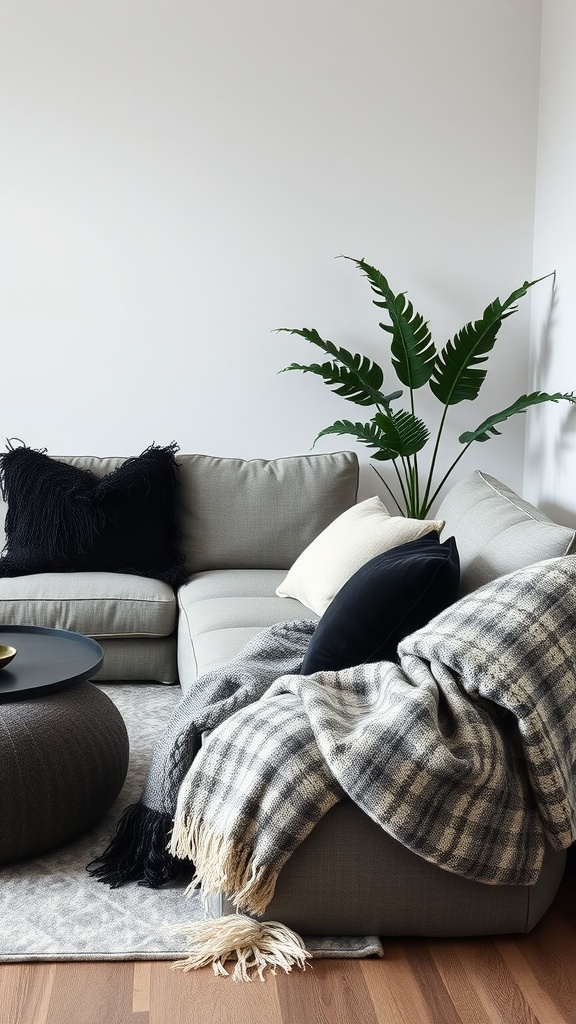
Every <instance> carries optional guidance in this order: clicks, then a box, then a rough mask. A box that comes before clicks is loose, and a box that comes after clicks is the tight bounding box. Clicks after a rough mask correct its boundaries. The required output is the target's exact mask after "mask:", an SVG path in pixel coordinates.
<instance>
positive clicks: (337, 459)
mask: <svg viewBox="0 0 576 1024" xmlns="http://www.w3.org/2000/svg"><path fill="white" fill-rule="evenodd" d="M62 461H65V462H69V463H72V464H73V465H76V466H80V467H81V468H86V469H90V470H91V471H92V472H94V473H95V474H97V475H98V476H103V475H105V474H107V473H109V472H110V471H111V470H112V469H114V468H115V467H116V466H117V465H119V464H120V463H121V462H122V461H123V460H122V459H120V458H104V459H100V458H88V457H70V458H62ZM178 464H179V469H178V473H179V484H180V486H179V490H178V511H177V520H178V527H179V531H180V534H181V540H180V543H179V546H180V549H181V551H182V553H183V554H184V555H185V558H186V567H187V568H188V569H189V571H190V572H191V573H192V577H191V579H190V581H189V582H188V583H187V584H185V585H184V586H182V587H181V588H180V589H179V591H178V593H174V591H173V590H172V589H171V587H169V586H168V585H167V584H165V583H162V582H159V581H156V580H152V579H148V578H143V577H136V576H127V575H122V574H114V573H103V572H94V573H88V572H79V573H43V574H39V575H33V576H22V577H16V578H11V579H0V621H1V622H2V623H3V624H6V625H12V624H24V623H29V624H35V625H47V626H54V627H58V628H63V629H73V630H77V631H79V632H83V633H86V634H88V635H89V636H92V637H94V638H96V639H97V640H98V641H99V642H100V643H101V645H102V648H103V650H104V663H103V667H102V669H101V671H100V673H99V676H98V677H96V678H98V679H101V680H110V681H118V682H120V681H122V680H158V681H160V682H165V683H174V682H176V681H177V680H178V681H179V683H180V686H181V687H182V689H183V690H184V691H187V690H188V689H189V688H190V687H191V686H194V685H195V680H196V679H198V677H199V676H201V675H202V674H203V673H204V672H206V671H208V670H209V669H212V668H215V667H217V666H219V665H221V664H223V663H224V662H226V661H227V660H228V659H230V658H231V657H233V656H234V655H235V654H237V653H238V652H239V651H240V650H241V649H242V647H243V646H244V644H245V643H246V642H247V641H248V640H249V639H250V637H252V636H253V635H254V634H255V633H257V632H258V631H259V630H261V629H263V628H264V627H266V626H269V625H271V624H272V623H274V622H278V621H282V620H287V619H299V618H313V619H315V618H317V616H316V615H315V614H314V613H313V612H311V611H309V610H308V609H307V608H305V607H304V606H303V605H302V604H300V603H299V602H298V601H297V600H295V599H292V598H282V597H278V596H276V593H275V591H276V587H277V586H278V585H279V584H280V583H281V581H282V580H283V579H284V577H285V575H286V571H287V569H289V568H290V566H291V565H292V564H293V562H294V561H295V559H296V558H297V557H298V555H299V554H300V553H301V552H302V551H303V550H304V549H305V548H306V547H307V545H308V544H309V543H310V542H311V541H312V540H313V539H314V538H315V537H316V536H317V535H318V534H319V533H321V532H322V530H324V529H325V527H326V526H327V525H328V524H329V523H331V522H332V521H333V520H334V519H335V518H336V517H337V516H339V515H340V514H341V513H342V512H344V511H345V510H346V509H348V508H350V507H351V506H352V505H353V504H354V503H355V502H356V500H357V490H358V462H357V458H356V456H355V454H354V453H351V452H338V453H334V454H330V455H309V456H297V457H293V458H285V459H278V460H271V461H264V460H252V461H243V460H240V459H222V458H216V457H212V456H206V455H179V456H178ZM436 516H437V517H438V518H440V519H444V520H446V527H445V530H444V532H443V537H448V536H450V535H454V536H455V537H456V541H457V544H458V549H459V553H460V559H461V567H462V575H461V594H465V593H467V592H469V591H470V590H473V589H475V588H476V587H477V586H480V585H482V584H483V583H485V582H488V581H489V580H491V579H494V578H495V577H497V576H500V575H503V574H504V573H506V572H510V571H513V570H514V569H516V568H520V567H521V566H523V565H527V564H530V563H531V562H535V561H539V560H541V559H544V558H549V557H555V556H556V555H560V554H565V553H569V552H571V551H572V548H573V546H574V533H573V531H571V530H569V529H567V528H565V527H562V526H559V525H557V524H555V523H552V522H551V521H550V520H549V519H548V518H547V517H546V516H544V515H543V514H542V513H540V512H539V511H538V510H536V509H534V508H533V507H532V506H530V505H529V504H527V503H526V502H524V501H522V500H521V499H520V498H519V497H518V496H517V495H515V494H514V493H513V492H511V491H509V490H508V489H507V488H506V487H504V486H503V485H502V484H499V483H498V481H496V480H494V479H493V478H491V477H489V476H487V475H486V474H483V473H479V472H478V473H474V474H471V476H470V477H468V478H466V479H465V480H463V481H460V482H459V483H457V484H456V485H455V486H454V487H453V488H452V490H451V491H450V492H449V493H448V494H447V496H446V497H445V499H444V500H443V502H442V504H441V506H440V508H439V509H438V511H437V513H436ZM0 519H3V512H2V511H0ZM564 864H565V854H564V853H557V852H554V851H552V850H549V851H548V853H547V855H546V858H545V862H544V866H543V869H542V872H541V875H540V878H539V880H538V882H537V883H536V884H535V885H534V886H530V887H502V886H487V885H482V884H480V883H474V882H470V881H467V880H465V879H463V878H460V877H458V876H456V875H453V874H450V873H448V872H446V871H442V870H441V869H439V868H436V867H434V866H433V865H431V864H429V863H427V862H426V861H424V860H422V859H421V858H419V857H417V856H416V855H415V854H412V853H410V852H409V851H407V850H406V849H405V848H404V847H403V846H401V845H400V844H399V843H397V842H396V841H394V840H393V839H391V838H390V837H389V836H388V835H387V834H386V833H384V832H383V831H382V830H381V829H380V828H378V827H377V826H376V825H375V824H374V823H373V822H372V821H371V820H370V819H369V818H368V817H367V816H366V815H365V814H363V813H362V812H361V811H360V810H359V809H358V808H357V807H356V806H355V805H353V804H352V803H351V802H350V801H344V802H342V803H341V804H339V805H337V806H336V807H334V808H333V809H332V810H331V811H330V812H329V813H328V814H327V815H326V816H325V818H324V819H322V821H321V822H320V823H319V824H318V825H317V826H316V828H315V829H314V830H313V832H312V833H311V835H310V836H309V838H308V839H307V840H306V841H305V842H304V843H303V844H302V846H301V847H300V848H299V849H298V851H297V852H296V853H295V854H294V856H293V857H292V858H291V860H290V861H289V862H288V864H287V865H286V867H285V868H284V870H283V872H282V875H281V877H280V880H279V884H278V886H277V890H276V895H275V897H274V900H273V902H272V904H271V905H270V906H269V908H268V912H267V915H266V916H267V917H270V918H277V919H279V920H282V921H284V922H285V923H286V924H289V925H291V926H292V927H294V928H296V929H297V930H298V931H300V932H301V933H303V934H311V933H316V934H350V935H352V934H368V933H370V934H380V935H386V934H395V935H401V934H408V935H410V934H412V935H417V934H418V935H430V934H434V935H465V934H468V935H471V934H489V933H497V932H521V931H527V930H529V929H530V928H532V927H533V925H534V924H535V923H536V921H537V920H538V919H539V918H540V917H541V916H542V914H543V913H544V912H545V910H546V909H547V907H548V906H549V905H550V902H551V901H552V899H553V897H554V895H555V893H556V890H557V887H558V885H559V882H560V879H561V877H562V873H563V870H564ZM214 909H215V911H216V912H227V911H229V910H230V906H229V905H228V903H227V901H225V900H224V901H222V902H221V903H219V904H218V905H216V906H215V908H214Z"/></svg>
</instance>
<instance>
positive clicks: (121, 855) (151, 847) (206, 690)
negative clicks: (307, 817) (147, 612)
mask: <svg viewBox="0 0 576 1024" xmlns="http://www.w3.org/2000/svg"><path fill="white" fill-rule="evenodd" d="M315 626H316V623H315V622H313V621H309V620H307V619H299V620H296V621H294V622H280V623H277V624H276V625H274V626H271V627H270V628H268V629H265V630H263V631H262V632H261V633H258V634H257V636H255V637H253V638H252V640H250V641H249V643H248V644H247V645H246V647H245V648H244V650H243V651H242V652H241V653H240V654H239V655H238V656H237V657H236V658H234V659H233V660H232V661H230V662H228V663H227V664H226V665H225V666H223V667H222V668H217V669H214V670H213V671H211V672H207V673H206V674H205V675H203V676H202V677H201V678H199V679H197V680H196V681H195V683H194V685H193V687H192V689H191V690H189V692H188V693H187V694H186V696H185V697H184V698H183V700H182V701H181V702H180V704H179V705H178V707H177V708H176V710H175V712H174V714H173V715H172V717H171V719H170V721H169V723H168V726H167V727H166V729H165V731H164V734H163V735H162V736H161V737H160V739H159V741H158V743H157V745H156V747H155V749H154V753H153V755H152V760H151V763H150V769H149V771H148V777H147V780H146V784H145V786H144V790H143V792H142V795H141V797H140V801H139V802H138V803H137V804H133V805H132V806H130V807H127V808H126V810H125V811H124V813H123V815H122V817H121V819H120V821H119V822H118V825H117V827H116V832H115V835H114V836H113V838H112V840H111V842H110V844H109V845H108V847H107V848H106V849H105V850H104V852H103V853H102V854H101V856H100V857H98V858H97V859H96V860H95V861H93V862H92V863H91V864H89V865H88V871H89V872H90V873H91V874H92V875H93V876H94V877H96V878H98V879H99V880H100V881H102V882H107V883H108V884H109V885H110V886H112V887H113V888H115V887H117V886H119V885H122V884H123V883H124V882H128V881H137V882H139V883H140V884H141V885H146V886H149V887H151V888H156V887H158V886H160V885H163V884H164V883H165V882H169V881H171V880H172V879H174V878H176V877H177V876H178V875H179V874H180V873H181V872H182V870H184V869H185V868H186V867H189V865H186V863H185V862H183V861H182V860H179V859H177V858H175V857H174V856H172V854H171V853H170V852H169V851H168V849H167V846H168V841H169V837H170V833H171V830H172V825H173V821H174V813H175V810H176V799H177V796H178V790H179V788H180V784H181V782H182V781H183V779H184V777H185V775H186V772H187V771H188V769H189V768H190V765H191V764H192V760H193V758H194V757H195V755H196V753H197V751H198V749H199V747H200V742H201V739H202V733H204V732H211V731H212V730H213V729H215V728H216V726H217V725H219V724H220V723H221V722H223V721H225V720H226V719H227V718H229V717H230V716H231V715H233V714H234V712H236V711H238V710H239V709H240V708H244V707H246V706H247V705H251V704H253V703H254V702H255V701H257V700H258V699H259V698H260V697H261V696H262V694H263V693H265V691H266V690H267V689H268V687H269V686H270V684H271V683H273V682H274V680H275V679H277V678H278V677H279V676H282V675H284V674H286V673H293V672H298V671H299V670H300V665H301V664H302V660H303V658H304V654H305V653H306V649H307V647H308V644H309V643H310V638H311V636H312V634H313V632H314V629H315Z"/></svg>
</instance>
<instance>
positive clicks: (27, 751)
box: [0, 682, 128, 864]
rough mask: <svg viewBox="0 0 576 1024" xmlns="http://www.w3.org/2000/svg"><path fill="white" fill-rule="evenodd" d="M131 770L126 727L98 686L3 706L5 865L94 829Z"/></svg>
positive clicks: (0, 813)
mask: <svg viewBox="0 0 576 1024" xmlns="http://www.w3.org/2000/svg"><path fill="white" fill-rule="evenodd" d="M127 770H128V734H127V732H126V726H125V725H124V721H123V719H122V716H121V714H120V712H119V711H118V709H117V708H116V706H115V705H114V704H113V703H112V701H111V700H110V699H109V698H108V697H107V696H106V694H104V693H102V691H101V690H99V689H98V688H97V687H96V686H94V685H93V683H89V682H85V683H77V684H76V685H74V686H71V687H70V688H69V689H65V690H58V691H56V692H55V693H52V694H46V695H44V696H38V697H32V698H29V699H28V700H18V701H9V702H6V703H0V822H1V827H0V864H7V863H9V862H11V861H18V860H23V859H24V858H25V857H33V856H37V855H38V854H41V853H45V852H46V851H47V850H52V849H54V848H55V847H57V846H60V845H61V844H62V843H66V842H68V841H69V840H70V839H74V838H76V836H78V835H80V833H82V832H84V831H86V830H87V829H89V828H90V827H91V826H92V825H94V824H95V823H96V822H97V821H98V819H99V818H100V817H101V815H102V814H104V813H105V811H107V810H108V808H109V807H110V806H111V804H112V803H113V802H114V800H115V799H116V797H117V796H118V794H119V792H120V790H121V788H122V785H123V783H124V779H125V778H126V772H127Z"/></svg>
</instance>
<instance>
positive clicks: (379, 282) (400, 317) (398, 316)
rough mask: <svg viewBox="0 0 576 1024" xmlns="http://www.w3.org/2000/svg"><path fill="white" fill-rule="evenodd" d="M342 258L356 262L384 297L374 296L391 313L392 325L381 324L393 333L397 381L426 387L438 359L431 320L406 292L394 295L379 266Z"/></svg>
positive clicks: (375, 289)
mask: <svg viewBox="0 0 576 1024" xmlns="http://www.w3.org/2000/svg"><path fill="white" fill-rule="evenodd" d="M343 258H344V259H345V260H350V261H351V262H352V263H355V264H356V266H357V267H358V269H359V270H361V271H362V273H363V274H364V276H365V277H367V278H368V280H369V281H370V285H371V287H372V291H373V292H375V293H376V295H379V296H380V298H381V299H382V302H378V301H377V300H376V299H373V302H374V305H375V306H378V307H379V308H381V309H385V310H387V312H388V315H389V317H390V321H391V324H392V326H388V325H387V324H383V323H381V324H380V327H381V328H382V330H384V331H387V332H388V333H389V334H391V335H392V341H391V344H390V352H391V356H392V365H393V366H394V369H395V371H396V376H397V377H398V380H399V381H400V383H401V384H405V385H406V387H408V388H410V389H413V390H416V389H417V388H421V387H423V386H424V384H426V383H427V382H428V380H429V379H430V376H431V374H432V371H433V369H434V363H435V360H436V348H435V346H434V342H433V341H432V335H431V334H430V331H429V329H428V323H427V322H426V321H425V320H424V317H423V316H421V314H420V313H417V312H415V310H414V307H413V305H412V303H411V302H409V300H408V299H407V298H406V295H405V294H404V293H403V292H402V293H401V294H400V295H395V294H394V292H393V291H392V289H391V288H390V285H389V284H388V281H387V280H386V278H385V277H384V274H381V273H380V271H379V270H377V269H376V267H372V266H370V264H369V263H366V262H365V260H356V259H353V258H352V257H351V256H344V257H343Z"/></svg>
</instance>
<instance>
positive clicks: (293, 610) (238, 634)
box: [178, 569, 318, 691]
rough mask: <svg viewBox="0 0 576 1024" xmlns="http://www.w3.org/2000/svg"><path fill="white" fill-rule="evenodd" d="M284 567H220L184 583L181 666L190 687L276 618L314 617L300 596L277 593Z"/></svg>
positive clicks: (185, 687) (182, 678)
mask: <svg viewBox="0 0 576 1024" xmlns="http://www.w3.org/2000/svg"><path fill="white" fill-rule="evenodd" d="M283 576H284V572H283V570H282V569H216V570H212V571H211V572H204V573H198V574H197V575H195V576H193V577H192V579H191V580H190V582H189V583H187V584H186V585H185V586H184V587H181V588H180V591H179V594H178V602H179V606H180V619H179V627H178V671H179V676H180V685H181V686H182V688H183V690H184V691H186V690H188V689H189V688H190V686H191V685H192V684H193V681H194V679H195V678H196V677H197V676H199V675H203V674H204V672H208V671H209V670H211V669H213V668H217V667H218V666H219V665H222V664H224V663H225V662H226V661H229V660H230V658H234V657H235V656H236V655H237V654H238V653H239V652H240V651H241V650H242V648H243V647H244V645H245V644H246V643H247V642H248V640H250V639H251V637H253V636H254V635H255V634H256V633H258V632H259V631H260V630H261V629H264V628H265V627H266V626H270V625H272V624H273V623H274V622H283V621H287V620H293V619H316V618H318V616H317V615H315V614H314V612H311V611H310V610H309V609H308V608H304V606H303V605H301V604H300V603H299V602H298V601H294V600H292V599H284V598H281V597H276V594H275V590H276V587H277V585H278V583H279V582H280V580H281V579H282V578H283Z"/></svg>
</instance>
